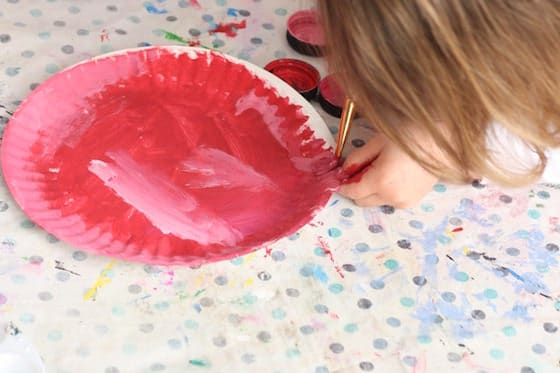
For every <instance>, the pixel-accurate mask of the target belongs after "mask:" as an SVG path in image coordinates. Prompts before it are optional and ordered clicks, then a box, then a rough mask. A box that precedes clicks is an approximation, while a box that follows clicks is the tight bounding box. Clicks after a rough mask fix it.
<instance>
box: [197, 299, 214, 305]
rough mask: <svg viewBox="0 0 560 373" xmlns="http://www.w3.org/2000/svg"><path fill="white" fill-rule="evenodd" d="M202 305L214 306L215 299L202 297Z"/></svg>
mask: <svg viewBox="0 0 560 373" xmlns="http://www.w3.org/2000/svg"><path fill="white" fill-rule="evenodd" d="M200 305H201V306H202V307H212V306H213V305H214V300H212V299H211V298H208V297H204V298H201V299H200Z"/></svg>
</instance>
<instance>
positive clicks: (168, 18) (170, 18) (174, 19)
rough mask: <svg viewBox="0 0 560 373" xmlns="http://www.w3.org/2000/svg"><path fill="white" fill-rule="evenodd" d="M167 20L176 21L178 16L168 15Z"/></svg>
mask: <svg viewBox="0 0 560 373" xmlns="http://www.w3.org/2000/svg"><path fill="white" fill-rule="evenodd" d="M165 19H166V20H167V21H169V22H175V21H176V20H177V17H175V16H168V17H167V18H165Z"/></svg>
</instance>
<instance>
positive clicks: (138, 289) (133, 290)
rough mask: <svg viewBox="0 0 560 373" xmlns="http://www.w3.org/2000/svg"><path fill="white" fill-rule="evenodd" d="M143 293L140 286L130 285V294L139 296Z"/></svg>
mask: <svg viewBox="0 0 560 373" xmlns="http://www.w3.org/2000/svg"><path fill="white" fill-rule="evenodd" d="M141 291H142V287H141V286H140V285H138V284H130V285H128V292H129V293H130V294H139V293H140V292H141Z"/></svg>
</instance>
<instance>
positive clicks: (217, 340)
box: [212, 335, 227, 347]
mask: <svg viewBox="0 0 560 373" xmlns="http://www.w3.org/2000/svg"><path fill="white" fill-rule="evenodd" d="M212 343H213V344H214V346H216V347H224V346H225V345H226V344H227V341H226V339H225V338H224V337H223V336H221V335H219V336H217V337H214V338H213V339H212Z"/></svg>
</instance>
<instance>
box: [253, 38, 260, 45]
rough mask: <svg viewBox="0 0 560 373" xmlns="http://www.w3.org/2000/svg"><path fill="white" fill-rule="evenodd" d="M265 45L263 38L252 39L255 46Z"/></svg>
mask: <svg viewBox="0 0 560 373" xmlns="http://www.w3.org/2000/svg"><path fill="white" fill-rule="evenodd" d="M262 43H263V40H262V39H261V38H256V37H255V38H251V44H254V45H261V44H262Z"/></svg>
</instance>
